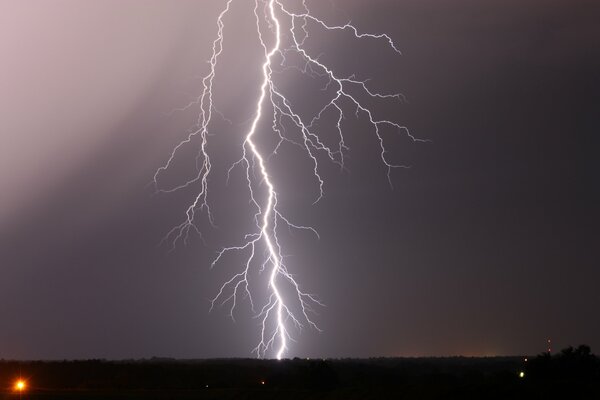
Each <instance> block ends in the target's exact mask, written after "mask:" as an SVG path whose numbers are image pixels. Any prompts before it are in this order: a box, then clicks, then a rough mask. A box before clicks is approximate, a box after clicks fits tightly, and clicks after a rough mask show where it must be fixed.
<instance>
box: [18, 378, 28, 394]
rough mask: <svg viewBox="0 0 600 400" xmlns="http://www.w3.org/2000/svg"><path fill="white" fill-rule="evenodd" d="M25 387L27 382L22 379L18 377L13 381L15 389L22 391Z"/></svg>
mask: <svg viewBox="0 0 600 400" xmlns="http://www.w3.org/2000/svg"><path fill="white" fill-rule="evenodd" d="M26 388H27V382H25V381H24V380H22V379H19V380H17V381H16V382H15V391H17V392H22V391H24V390H25V389H26Z"/></svg>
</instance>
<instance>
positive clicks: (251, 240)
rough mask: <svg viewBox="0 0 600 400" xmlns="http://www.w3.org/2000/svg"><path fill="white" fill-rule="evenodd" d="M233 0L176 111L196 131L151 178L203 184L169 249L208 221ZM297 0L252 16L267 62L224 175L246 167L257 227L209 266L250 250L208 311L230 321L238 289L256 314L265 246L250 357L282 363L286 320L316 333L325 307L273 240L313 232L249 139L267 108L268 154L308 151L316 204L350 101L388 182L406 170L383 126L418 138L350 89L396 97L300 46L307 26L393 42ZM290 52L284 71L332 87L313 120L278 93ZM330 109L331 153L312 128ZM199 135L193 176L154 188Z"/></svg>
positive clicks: (271, 4)
mask: <svg viewBox="0 0 600 400" xmlns="http://www.w3.org/2000/svg"><path fill="white" fill-rule="evenodd" d="M232 2H233V0H227V1H226V5H225V8H224V9H223V10H222V11H221V13H220V14H219V15H218V17H217V29H218V31H217V37H216V39H215V40H214V41H213V45H212V56H211V58H210V60H209V65H210V70H209V72H208V74H207V75H206V76H204V78H203V79H202V85H203V90H202V93H201V95H200V96H199V97H198V98H197V99H196V100H195V101H193V102H192V103H190V104H188V105H187V106H186V107H184V108H182V109H180V110H185V109H188V108H190V107H192V106H198V107H199V109H200V111H199V115H198V120H197V124H196V126H197V129H196V130H194V131H193V132H192V133H190V134H189V135H188V137H187V138H186V139H185V140H183V141H181V142H180V143H179V144H178V145H177V146H176V147H175V148H174V149H173V151H172V152H171V156H170V157H169V159H168V160H167V162H166V163H165V164H164V165H163V166H162V167H160V168H159V169H158V170H157V171H156V173H155V175H154V185H155V187H156V189H157V191H158V192H162V193H170V192H174V191H176V190H179V189H183V188H187V187H189V186H191V185H193V184H198V185H199V186H200V190H199V192H198V193H197V195H196V196H195V198H194V201H193V202H192V203H191V204H190V205H189V207H188V208H187V210H186V218H185V220H184V221H183V222H182V223H181V224H180V225H177V226H175V227H174V228H173V229H172V230H171V231H170V232H168V234H167V235H166V237H165V240H171V241H172V244H173V246H176V244H177V242H178V241H183V242H184V243H187V240H188V236H189V233H190V230H193V231H195V232H197V233H198V234H200V230H199V229H198V227H197V226H196V221H195V220H196V213H197V211H203V212H205V214H206V216H207V218H208V221H209V222H210V223H211V224H213V215H212V213H211V209H210V207H209V203H208V177H209V175H210V173H211V161H210V155H209V153H208V151H207V143H208V129H209V125H210V124H211V121H212V117H213V112H216V110H215V109H214V105H213V82H214V78H215V76H216V69H217V61H218V58H219V56H220V55H221V53H222V51H223V30H224V27H225V25H224V22H223V19H224V17H225V16H226V15H227V13H228V12H229V11H230V8H231V4H232ZM299 3H300V4H301V7H302V11H301V12H299V13H295V12H292V11H290V9H288V8H287V7H286V5H284V2H283V0H255V5H254V15H255V19H256V29H257V33H258V38H259V40H260V43H261V45H262V47H263V49H264V53H265V56H264V63H263V64H262V82H261V84H260V95H259V97H258V99H257V101H256V109H255V113H254V117H253V120H252V124H251V126H250V129H249V130H248V132H247V134H246V136H245V139H244V141H243V145H242V156H241V158H240V159H239V160H238V161H236V162H235V163H234V164H233V165H232V166H231V167H230V168H229V170H228V172H227V179H229V175H230V173H231V171H232V170H233V169H234V168H236V167H238V166H243V167H244V168H245V179H246V182H247V186H248V191H249V199H250V202H251V204H252V205H253V206H254V207H255V208H256V213H255V214H254V220H255V222H256V227H257V231H256V232H253V233H249V234H247V235H246V236H245V241H244V242H243V243H242V244H241V245H239V246H229V247H225V248H223V249H222V250H221V251H220V252H218V254H217V256H216V258H215V259H214V261H213V262H212V265H211V267H214V266H215V265H216V264H217V263H219V261H221V259H222V257H223V256H224V255H225V254H227V253H230V252H248V253H249V256H248V258H247V259H246V262H245V267H244V269H243V270H242V271H241V272H239V273H237V274H235V275H234V276H233V277H231V279H229V280H228V281H226V282H225V283H224V284H223V285H222V286H221V288H220V290H219V291H218V293H217V295H216V296H215V297H214V298H213V300H212V302H211V309H212V308H213V307H214V305H215V303H216V302H217V301H219V302H221V303H222V304H224V303H227V302H231V309H230V315H231V317H232V318H233V311H234V309H235V307H236V304H237V300H238V296H239V292H240V291H243V293H244V294H245V295H246V296H247V297H248V299H249V301H250V305H251V307H252V310H255V308H254V301H253V296H252V294H251V291H250V288H249V281H248V275H249V273H250V270H251V268H252V266H253V265H255V264H254V263H255V262H256V261H255V258H256V252H257V246H259V245H264V246H265V247H266V250H267V251H266V256H265V258H264V259H262V260H261V261H262V262H261V263H260V265H261V267H260V271H261V272H262V271H263V270H265V268H266V267H267V266H270V272H269V274H268V289H269V291H270V296H269V297H268V301H267V302H266V304H265V305H264V306H263V307H262V308H261V309H260V311H259V312H258V314H257V318H259V320H260V321H261V334H260V341H259V343H258V345H257V346H256V347H255V349H254V352H255V353H256V355H257V356H258V357H264V356H265V355H266V353H267V351H268V350H269V349H271V348H272V349H273V350H275V356H276V358H277V359H281V358H282V357H283V356H284V354H285V352H286V350H287V349H288V340H291V336H290V332H289V328H288V327H287V322H288V321H290V320H291V321H292V323H293V324H294V325H295V326H296V327H297V328H301V327H302V326H303V323H308V324H309V325H310V326H312V327H313V328H315V329H317V330H318V329H319V328H318V327H317V325H316V324H315V323H314V322H313V320H312V319H311V316H310V314H311V313H313V312H314V311H313V308H312V306H314V305H321V306H322V304H321V303H320V302H319V300H318V299H317V298H316V297H315V296H314V295H311V294H309V293H306V292H304V291H302V290H301V289H300V286H299V284H298V283H297V282H296V280H295V279H294V277H293V276H292V275H291V274H290V272H289V271H288V269H287V267H286V266H285V264H284V263H283V256H282V252H281V246H280V243H279V240H278V236H277V229H278V223H281V224H284V225H286V226H288V227H290V228H294V229H301V230H308V231H311V232H312V233H314V234H315V235H316V236H317V237H318V233H317V232H316V231H315V230H314V229H313V228H311V227H307V226H301V225H296V224H293V223H292V222H290V221H289V220H288V219H287V218H286V217H285V216H284V215H283V214H282V213H281V212H280V211H279V210H278V208H277V192H276V190H275V186H274V185H273V182H272V180H271V178H270V175H269V171H268V165H267V163H268V158H266V157H265V156H264V155H263V154H262V153H261V150H260V149H259V148H258V147H257V145H256V143H255V141H254V137H255V135H256V133H257V132H256V131H257V128H258V126H259V123H260V122H261V120H262V119H263V117H264V116H263V113H264V108H265V103H267V102H268V104H269V106H270V108H271V110H272V130H273V132H275V133H276V134H277V135H278V139H279V142H278V144H277V146H276V147H275V149H274V150H273V152H272V155H275V154H277V151H278V150H279V148H280V147H281V145H282V144H283V143H291V144H293V145H296V146H299V147H300V148H302V149H303V151H305V152H306V155H307V156H308V157H309V159H310V160H311V162H312V164H313V175H314V177H315V179H316V181H317V183H318V187H319V195H318V197H317V199H316V201H315V202H317V201H319V200H320V199H321V197H322V196H323V185H324V181H323V179H322V177H321V175H320V174H319V164H318V162H317V154H319V153H321V154H324V155H325V156H326V157H327V158H328V159H329V160H331V161H332V162H334V163H336V164H338V165H339V166H340V167H341V168H344V152H345V151H347V150H348V147H347V145H346V143H345V140H344V133H343V130H342V126H341V124H342V119H343V117H344V111H343V110H344V104H343V101H346V102H349V103H350V104H352V105H353V108H354V109H355V113H356V114H357V115H358V114H360V113H362V114H364V115H365V116H366V117H367V119H368V121H369V122H370V124H371V125H372V126H373V128H374V132H375V136H376V138H377V140H378V142H379V146H380V150H381V152H380V157H381V160H382V162H383V164H384V165H385V167H386V168H387V177H388V180H389V181H390V184H391V177H390V173H391V170H392V169H393V168H404V166H402V165H397V164H394V163H392V162H390V161H389V160H388V159H387V158H386V148H385V145H384V139H383V137H382V135H381V128H382V127H386V126H387V127H390V128H393V129H397V130H400V131H403V132H405V134H406V135H407V136H408V137H409V138H410V139H412V140H413V141H420V139H416V138H415V137H413V136H412V135H411V134H410V133H409V132H408V130H407V129H406V128H405V127H403V126H401V125H399V124H397V123H396V122H393V121H389V120H380V119H377V118H376V117H375V116H374V114H373V112H372V110H371V109H370V108H369V107H368V106H366V105H364V104H363V103H361V102H360V101H359V99H358V98H357V97H356V96H353V95H352V94H351V90H352V89H354V90H356V89H358V90H361V91H362V93H363V95H366V96H368V97H370V98H372V99H396V100H402V96H401V95H400V94H381V93H378V92H375V91H372V90H371V89H369V88H368V86H367V81H361V80H358V79H356V78H355V77H354V76H348V77H340V76H338V75H336V73H335V72H334V71H333V69H332V68H330V67H329V66H327V65H326V64H325V63H323V62H320V61H319V59H318V57H314V56H311V55H310V54H309V52H308V51H307V50H306V49H305V48H304V44H305V41H306V39H307V38H308V37H309V30H308V27H309V25H310V24H314V25H316V26H320V27H321V28H322V29H324V30H326V31H333V30H341V31H349V32H350V33H351V34H352V35H354V37H355V38H357V39H362V38H370V39H380V40H384V41H386V42H387V44H388V45H389V46H390V47H391V49H392V50H393V51H395V52H396V53H400V52H399V50H398V48H397V47H396V45H395V43H394V42H393V41H392V39H391V38H390V37H389V36H388V35H386V34H367V33H360V32H359V31H358V29H357V28H356V27H354V26H353V25H351V24H350V23H347V24H345V25H329V24H327V23H325V22H324V21H322V20H321V19H319V18H317V17H315V16H313V15H312V14H311V13H310V11H309V8H308V6H307V4H306V0H299ZM261 4H262V5H263V9H262V10H263V12H264V15H263V16H262V17H261V15H260V13H259V11H260V10H261V7H260V6H261ZM282 19H284V20H285V21H286V22H287V23H289V26H288V29H287V30H286V33H287V34H289V38H290V40H291V44H290V46H289V47H287V48H284V49H282V22H281V20H282ZM261 22H263V23H266V24H267V25H268V27H269V30H270V31H271V32H272V33H273V35H274V44H273V46H272V47H271V48H268V46H267V44H266V43H265V40H264V38H263V28H261ZM290 52H294V53H296V54H297V55H299V56H300V57H302V59H303V60H304V62H305V65H304V67H303V68H299V67H294V66H287V67H288V68H296V69H299V70H300V71H301V72H303V73H305V74H309V75H312V76H320V77H325V78H326V79H327V81H328V83H327V85H326V87H325V89H329V88H330V87H334V88H336V90H335V95H333V96H332V98H331V99H330V101H329V102H328V103H327V104H326V105H325V106H324V107H323V108H322V109H321V110H320V112H318V113H317V114H316V115H315V116H314V117H313V118H312V119H311V120H310V121H307V120H305V119H303V118H302V117H301V116H300V114H299V113H298V112H296V111H294V107H293V105H292V104H291V102H290V101H289V100H288V98H287V97H286V96H285V95H284V94H283V93H282V92H281V91H280V90H279V89H278V88H277V86H276V85H275V82H274V79H273V72H274V71H273V59H274V58H275V57H276V56H279V57H280V59H281V66H284V65H285V63H286V60H287V59H286V56H287V55H288V54H289V53H290ZM349 90H350V91H349ZM329 110H333V111H334V112H335V113H336V115H337V118H336V121H337V122H336V124H335V130H336V132H337V136H338V138H339V141H338V143H337V146H336V148H331V147H330V146H328V145H326V144H325V143H324V142H323V141H322V140H321V139H320V137H319V136H318V134H317V133H316V131H315V124H316V123H317V122H318V121H319V120H320V119H321V118H322V116H323V115H324V114H325V113H326V112H327V111H329ZM282 119H287V120H289V121H290V122H291V123H293V125H294V126H296V127H297V128H298V131H299V133H300V140H299V141H295V140H292V139H290V138H289V137H287V136H285V134H284V128H283V126H282ZM196 138H199V141H200V144H199V151H198V154H197V157H196V166H197V174H196V175H195V177H194V178H192V179H190V180H188V181H186V182H185V183H183V184H181V185H178V186H175V187H172V188H169V189H161V188H160V187H159V184H158V180H159V177H160V174H161V173H162V172H164V171H166V170H167V169H169V167H170V166H171V164H172V163H173V161H174V159H175V157H176V155H177V153H178V151H180V149H182V148H183V147H184V146H186V145H188V144H190V143H192V141H194V140H196ZM257 167H258V171H259V173H260V179H259V178H258V177H255V176H254V175H253V172H254V171H255V168H257ZM261 183H264V184H265V185H266V188H267V196H266V202H261V201H259V200H257V197H256V196H255V190H256V187H257V185H259V184H261ZM284 282H286V283H287V284H288V285H289V287H290V288H291V290H290V291H291V292H292V293H293V296H292V297H293V298H289V297H288V298H286V296H284V292H282V290H281V287H280V284H281V283H284ZM290 302H295V303H296V304H297V305H298V310H299V312H300V314H301V319H299V318H300V317H297V316H296V315H295V313H294V312H292V309H291V308H290Z"/></svg>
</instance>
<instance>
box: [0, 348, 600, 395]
mask: <svg viewBox="0 0 600 400" xmlns="http://www.w3.org/2000/svg"><path fill="white" fill-rule="evenodd" d="M521 371H523V372H524V374H525V375H524V377H523V378H521V377H519V373H520V372H521ZM19 376H22V377H23V378H24V379H25V380H26V381H27V383H28V387H27V389H26V390H25V391H24V392H23V393H22V398H23V399H47V400H50V399H386V398H395V399H521V398H522V399H547V398H557V397H556V396H561V397H562V398H565V399H566V398H569V399H579V398H581V399H599V398H600V369H599V362H598V358H597V357H595V356H593V355H591V354H589V351H587V352H586V349H585V348H584V349H583V351H582V350H581V348H578V349H571V350H570V352H569V349H567V350H564V351H563V352H562V353H560V354H559V355H557V356H554V357H550V356H548V355H541V356H538V357H534V358H529V359H528V361H527V362H525V361H524V357H492V358H464V357H454V358H394V359H391V358H376V359H361V360H358V359H339V360H304V359H293V360H284V361H261V360H246V359H232V360H198V361H179V360H170V359H151V360H141V361H120V362H113V361H103V360H89V361H65V362H57V361H52V362H41V361H37V362H16V361H0V382H1V384H2V387H3V390H2V394H1V397H0V398H2V399H16V398H18V397H19V393H17V392H16V391H15V390H14V383H15V381H16V379H17V378H18V377H19ZM550 396H552V397H550Z"/></svg>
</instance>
